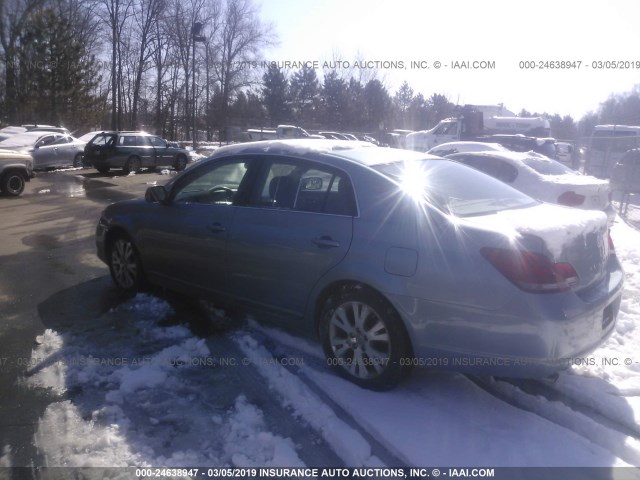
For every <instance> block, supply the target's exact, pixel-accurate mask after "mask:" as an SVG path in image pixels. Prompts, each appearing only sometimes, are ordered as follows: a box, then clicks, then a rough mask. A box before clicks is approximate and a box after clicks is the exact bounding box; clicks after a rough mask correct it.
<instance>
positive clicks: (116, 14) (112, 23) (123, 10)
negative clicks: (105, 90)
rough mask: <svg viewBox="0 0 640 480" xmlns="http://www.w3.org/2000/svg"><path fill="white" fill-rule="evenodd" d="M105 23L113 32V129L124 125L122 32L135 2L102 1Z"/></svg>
mask: <svg viewBox="0 0 640 480" xmlns="http://www.w3.org/2000/svg"><path fill="white" fill-rule="evenodd" d="M101 1H102V6H103V7H104V9H105V17H104V19H105V23H106V24H107V25H108V27H109V30H110V31H111V128H112V129H114V130H117V129H119V128H120V127H121V125H122V88H121V86H122V32H123V31H124V28H125V25H126V23H127V20H128V18H129V16H130V15H131V9H132V7H133V0H101Z"/></svg>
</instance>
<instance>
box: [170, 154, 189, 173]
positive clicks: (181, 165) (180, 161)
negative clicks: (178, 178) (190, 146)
mask: <svg viewBox="0 0 640 480" xmlns="http://www.w3.org/2000/svg"><path fill="white" fill-rule="evenodd" d="M173 168H175V169H176V171H177V172H181V171H182V170H184V169H185V168H187V157H185V156H184V155H178V157H177V158H176V162H175V164H174V167H173Z"/></svg>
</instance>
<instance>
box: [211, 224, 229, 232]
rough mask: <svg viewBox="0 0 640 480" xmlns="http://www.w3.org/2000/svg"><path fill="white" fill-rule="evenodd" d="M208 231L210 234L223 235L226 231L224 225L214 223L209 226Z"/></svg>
mask: <svg viewBox="0 0 640 480" xmlns="http://www.w3.org/2000/svg"><path fill="white" fill-rule="evenodd" d="M209 231H210V232H211V233H224V232H226V231H227V229H226V228H225V226H224V225H222V224H220V223H218V222H216V223H211V224H209Z"/></svg>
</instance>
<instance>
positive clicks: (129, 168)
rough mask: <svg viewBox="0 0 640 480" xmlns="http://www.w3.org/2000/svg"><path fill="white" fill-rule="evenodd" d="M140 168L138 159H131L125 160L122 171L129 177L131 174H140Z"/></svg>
mask: <svg viewBox="0 0 640 480" xmlns="http://www.w3.org/2000/svg"><path fill="white" fill-rule="evenodd" d="M140 167H141V163H140V159H139V158H138V157H131V158H129V160H127V163H126V164H125V166H124V168H123V169H122V170H123V171H124V173H125V175H129V174H130V173H131V172H133V173H140Z"/></svg>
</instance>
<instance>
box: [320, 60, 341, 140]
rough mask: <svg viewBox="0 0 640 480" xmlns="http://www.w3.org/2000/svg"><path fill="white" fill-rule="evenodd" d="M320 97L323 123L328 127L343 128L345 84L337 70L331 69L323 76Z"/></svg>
mask: <svg viewBox="0 0 640 480" xmlns="http://www.w3.org/2000/svg"><path fill="white" fill-rule="evenodd" d="M321 97H322V123H323V125H325V126H326V127H327V128H330V129H336V130H342V129H344V128H345V126H346V125H345V123H346V122H345V115H346V97H347V84H346V82H345V81H344V80H343V79H342V78H340V76H339V75H338V72H337V71H335V70H331V71H330V72H329V73H327V74H326V75H325V76H324V84H323V87H322V93H321Z"/></svg>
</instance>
